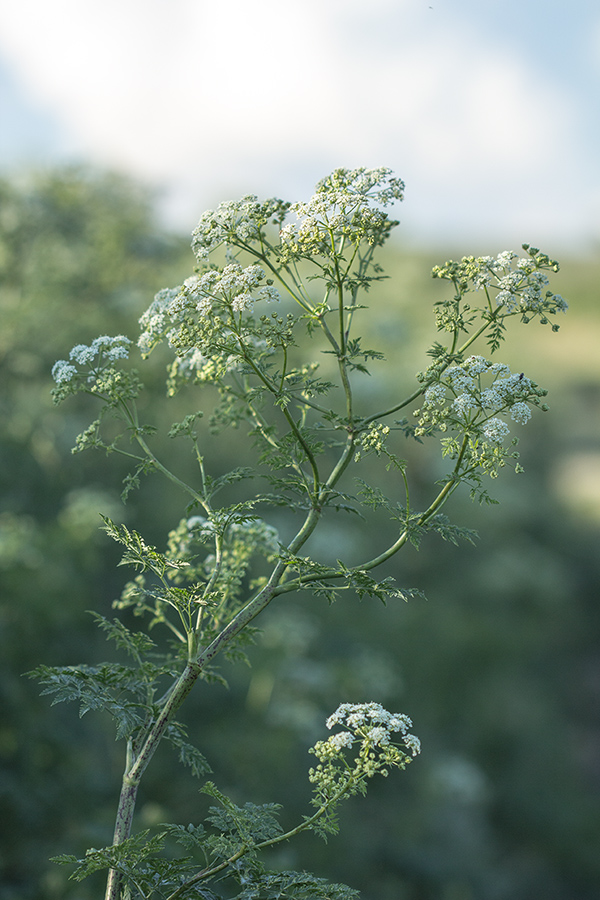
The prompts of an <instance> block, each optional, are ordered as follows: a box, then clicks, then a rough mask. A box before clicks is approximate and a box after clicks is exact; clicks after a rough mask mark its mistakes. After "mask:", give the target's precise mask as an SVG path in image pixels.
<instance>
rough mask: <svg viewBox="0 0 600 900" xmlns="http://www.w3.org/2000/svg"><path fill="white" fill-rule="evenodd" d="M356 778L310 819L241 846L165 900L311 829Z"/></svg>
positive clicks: (350, 778)
mask: <svg viewBox="0 0 600 900" xmlns="http://www.w3.org/2000/svg"><path fill="white" fill-rule="evenodd" d="M356 780H357V779H356V778H354V777H352V776H350V777H349V778H348V780H347V781H346V782H345V784H344V785H342V787H341V788H339V789H338V790H337V791H336V792H335V794H333V796H332V797H330V798H329V800H327V802H326V803H323V804H322V805H321V806H320V807H319V809H318V810H317V811H316V813H314V815H312V816H310V818H308V819H305V820H304V821H303V822H301V823H300V824H299V825H296V827H295V828H291V829H290V830H289V831H286V832H285V833H284V834H280V835H278V836H277V837H275V838H268V839H267V840H264V841H261V842H260V843H258V844H242V846H241V847H240V848H239V850H237V851H236V852H235V853H234V854H233V856H230V857H229V858H228V859H225V860H223V862H221V863H219V864H218V865H216V866H212V867H210V868H206V869H202V871H201V872H198V873H197V874H196V875H194V876H192V878H189V879H188V880H187V881H186V882H184V884H182V885H180V887H178V888H177V890H176V891H173V893H172V894H169V896H168V897H167V898H166V900H178V898H179V897H181V896H182V895H183V894H184V893H185V891H187V889H188V888H191V887H193V886H194V885H195V884H198V882H200V881H205V880H206V879H207V878H212V877H213V876H214V875H218V874H219V872H222V871H223V870H224V869H227V868H229V866H231V865H233V863H235V862H237V861H238V859H241V858H242V857H243V856H245V855H246V853H249V852H250V851H251V850H253V851H255V850H265V849H266V848H267V847H273V846H274V845H275V844H281V843H282V841H289V840H290V839H291V838H293V837H296V835H298V834H301V833H302V832H303V831H307V829H309V828H311V827H312V826H313V825H314V824H315V822H317V821H318V820H319V819H320V818H321V817H322V816H323V815H324V813H326V812H327V810H328V809H329V808H330V807H331V806H334V805H335V804H337V803H338V802H339V801H340V800H341V799H342V797H343V796H344V794H346V793H348V791H349V790H350V788H352V787H353V786H354V783H355V782H356Z"/></svg>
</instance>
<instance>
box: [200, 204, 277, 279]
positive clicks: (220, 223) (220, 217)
mask: <svg viewBox="0 0 600 900" xmlns="http://www.w3.org/2000/svg"><path fill="white" fill-rule="evenodd" d="M289 205H290V204H289V203H284V202H283V201H282V200H276V199H271V200H265V201H260V200H259V199H258V197H257V196H255V195H254V194H248V195H246V196H245V197H242V198H241V199H240V200H230V201H228V202H226V203H221V204H220V205H219V206H218V207H217V209H216V210H213V209H209V210H207V211H206V212H205V213H203V215H202V216H201V218H200V221H199V222H198V225H197V226H196V228H195V229H194V231H193V232H192V250H193V251H194V254H195V256H196V258H197V259H198V262H200V263H202V264H205V263H206V262H207V261H208V259H209V255H210V253H211V252H212V251H213V250H216V249H217V247H220V246H222V245H223V244H227V245H231V246H237V247H248V245H251V244H252V243H254V242H256V241H261V240H263V238H264V229H265V226H266V225H267V223H269V222H272V223H273V224H275V225H280V224H281V223H282V222H283V219H284V217H285V214H286V212H287V210H288V209H289Z"/></svg>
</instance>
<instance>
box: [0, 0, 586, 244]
mask: <svg viewBox="0 0 600 900" xmlns="http://www.w3.org/2000/svg"><path fill="white" fill-rule="evenodd" d="M599 100H600V3H598V0H568V2H567V0H295V2H290V0H52V3H48V2H47V0H19V2H18V3H16V2H15V0H0V174H5V175H6V174H10V173H12V172H14V171H18V170H21V169H23V168H26V167H28V166H31V165H37V166H39V165H53V164H59V163H60V164H62V163H69V162H77V163H91V164H93V165H98V166H102V167H106V168H113V169H117V170H119V171H122V172H125V173H128V174H131V175H132V176H134V177H136V178H138V179H141V180H142V181H144V182H146V183H148V184H149V185H151V186H153V187H154V186H155V187H157V188H158V189H160V204H161V205H160V209H161V213H162V214H163V216H164V217H165V220H166V221H167V222H168V223H169V224H171V225H174V226H176V227H177V228H178V229H183V230H191V229H192V228H193V227H194V225H195V223H196V222H197V220H198V218H199V216H200V214H201V213H202V211H203V210H204V209H206V208H207V207H213V206H215V205H216V204H217V203H218V202H220V201H221V200H226V199H233V198H236V197H239V196H241V195H243V194H246V193H256V194H258V195H259V196H261V197H266V196H269V197H270V196H278V197H281V198H283V199H286V200H301V199H307V198H308V197H309V196H310V194H311V193H312V191H313V188H314V185H315V183H316V182H317V181H318V180H319V179H320V178H322V177H324V176H325V175H327V174H328V173H329V172H331V171H332V170H333V169H335V168H338V167H340V166H344V167H356V166H366V167H373V166H381V165H383V166H389V167H390V168H391V169H393V170H394V172H395V174H396V175H398V176H399V177H401V178H403V179H404V181H405V182H406V197H405V201H404V203H403V204H402V206H401V208H400V209H398V210H395V211H394V214H395V215H396V216H397V217H398V218H400V220H401V223H402V226H401V227H402V231H401V234H402V235H403V237H404V239H405V240H406V241H407V242H408V243H411V242H412V243H417V244H419V243H420V244H438V245H439V244H443V245H446V246H456V245H460V246H463V245H464V252H484V251H485V252H497V251H498V250H502V249H507V248H517V249H518V247H519V246H520V244H521V243H523V242H525V241H527V242H529V243H532V244H534V245H536V246H540V247H542V249H544V250H546V251H547V252H549V253H550V254H551V255H555V254H557V253H558V252H559V251H560V249H561V248H567V249H568V250H569V251H573V250H574V251H577V250H582V251H589V250H590V249H597V247H598V246H599V245H600V102H599ZM468 242H470V245H469V246H467V243H468Z"/></svg>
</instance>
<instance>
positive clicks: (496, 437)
mask: <svg viewBox="0 0 600 900" xmlns="http://www.w3.org/2000/svg"><path fill="white" fill-rule="evenodd" d="M509 433H510V429H509V427H508V425H507V424H506V422H503V421H502V419H489V420H488V421H487V422H486V423H485V427H484V429H483V434H484V436H485V437H486V438H487V439H488V441H491V442H492V443H493V444H501V443H502V441H503V440H504V438H505V437H506V435H507V434H509Z"/></svg>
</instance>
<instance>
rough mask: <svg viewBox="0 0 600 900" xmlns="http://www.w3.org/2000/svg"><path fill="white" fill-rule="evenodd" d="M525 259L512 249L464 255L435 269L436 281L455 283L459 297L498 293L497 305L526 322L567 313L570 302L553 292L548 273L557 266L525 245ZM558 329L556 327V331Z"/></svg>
mask: <svg viewBox="0 0 600 900" xmlns="http://www.w3.org/2000/svg"><path fill="white" fill-rule="evenodd" d="M523 249H524V250H525V251H526V252H527V254H528V255H527V256H526V257H519V256H518V254H517V253H514V252H513V251H512V250H504V251H503V252H502V253H499V254H498V256H496V257H492V256H479V257H475V256H465V257H463V259H462V260H461V261H460V262H452V261H451V262H447V263H445V264H444V265H443V266H435V268H434V269H433V271H432V275H433V277H434V278H445V279H448V280H450V281H452V282H453V283H454V284H455V286H456V287H457V289H458V291H459V293H460V294H465V293H467V292H468V291H471V290H475V291H478V290H484V291H485V292H486V294H487V295H488V297H490V292H491V291H494V292H495V303H496V306H497V307H502V309H503V311H505V312H506V314H509V315H510V314H515V313H519V314H520V315H521V317H522V319H523V321H525V322H527V321H529V320H530V319H531V318H532V317H533V316H536V315H537V316H539V317H540V320H541V322H542V323H543V324H547V322H548V319H547V316H548V315H556V313H558V312H566V310H567V309H568V304H567V301H566V300H565V299H564V298H563V297H562V296H561V295H560V294H554V293H553V292H552V291H547V290H545V288H546V286H547V285H548V277H547V275H546V274H545V273H546V272H547V271H550V272H557V271H558V268H559V266H558V263H557V262H556V261H555V260H552V259H550V257H549V256H547V255H546V254H545V253H541V252H540V251H539V250H538V249H537V247H530V246H529V245H528V244H523ZM557 328H558V326H553V329H554V330H557Z"/></svg>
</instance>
